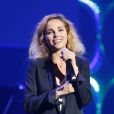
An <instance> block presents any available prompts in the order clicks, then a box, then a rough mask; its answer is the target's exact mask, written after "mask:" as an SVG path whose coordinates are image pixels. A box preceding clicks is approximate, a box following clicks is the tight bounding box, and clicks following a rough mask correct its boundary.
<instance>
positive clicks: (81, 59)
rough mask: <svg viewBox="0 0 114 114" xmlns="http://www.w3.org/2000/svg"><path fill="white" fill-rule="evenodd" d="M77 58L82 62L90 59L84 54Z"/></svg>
mask: <svg viewBox="0 0 114 114" xmlns="http://www.w3.org/2000/svg"><path fill="white" fill-rule="evenodd" d="M76 60H77V61H80V62H84V61H88V59H87V58H86V57H83V56H76Z"/></svg>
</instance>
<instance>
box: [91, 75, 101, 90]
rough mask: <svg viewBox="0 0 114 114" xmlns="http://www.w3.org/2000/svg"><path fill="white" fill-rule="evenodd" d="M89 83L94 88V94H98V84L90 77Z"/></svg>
mask: <svg viewBox="0 0 114 114" xmlns="http://www.w3.org/2000/svg"><path fill="white" fill-rule="evenodd" d="M90 83H91V85H92V87H93V88H94V90H95V92H99V84H98V82H97V81H96V80H95V79H94V78H92V77H90Z"/></svg>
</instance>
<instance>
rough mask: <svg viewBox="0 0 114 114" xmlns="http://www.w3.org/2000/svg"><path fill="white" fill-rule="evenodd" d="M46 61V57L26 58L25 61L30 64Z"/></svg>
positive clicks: (39, 63)
mask: <svg viewBox="0 0 114 114" xmlns="http://www.w3.org/2000/svg"><path fill="white" fill-rule="evenodd" d="M46 61H47V58H28V59H27V63H28V64H32V65H41V64H44V63H45V62H46Z"/></svg>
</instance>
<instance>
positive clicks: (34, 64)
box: [24, 14, 91, 114]
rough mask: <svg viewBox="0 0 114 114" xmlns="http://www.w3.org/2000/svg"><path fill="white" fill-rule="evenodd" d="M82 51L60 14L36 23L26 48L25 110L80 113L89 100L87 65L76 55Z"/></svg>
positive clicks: (83, 59) (36, 112) (68, 25)
mask: <svg viewBox="0 0 114 114" xmlns="http://www.w3.org/2000/svg"><path fill="white" fill-rule="evenodd" d="M84 52H85V48H84V45H83V44H82V42H81V41H80V39H79V37H78V34H77V32H76V30H75V29H74V26H73V24H72V23H71V22H70V21H69V20H67V19H66V18H65V17H64V16H63V15H62V14H51V15H48V16H45V17H44V18H43V19H42V21H41V22H40V23H38V26H37V29H36V31H35V34H34V36H33V40H32V42H31V45H30V48H29V58H30V59H29V60H28V62H29V63H28V68H27V77H26V80H25V101H24V104H25V110H26V112H28V113H30V112H33V113H34V114H83V110H82V107H83V106H85V105H87V104H88V103H89V102H90V100H91V91H90V71H89V64H88V61H87V59H85V58H83V57H80V56H82V55H83V54H84ZM69 66H70V67H69ZM72 75H73V77H72ZM74 79H75V80H74Z"/></svg>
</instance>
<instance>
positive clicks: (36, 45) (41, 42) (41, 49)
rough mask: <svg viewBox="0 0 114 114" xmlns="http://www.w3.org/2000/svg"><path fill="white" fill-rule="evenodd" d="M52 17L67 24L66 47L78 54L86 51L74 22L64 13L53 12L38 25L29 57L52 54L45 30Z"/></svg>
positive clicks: (42, 56) (45, 56) (41, 56)
mask: <svg viewBox="0 0 114 114" xmlns="http://www.w3.org/2000/svg"><path fill="white" fill-rule="evenodd" d="M52 19H59V20H61V21H62V22H63V23H64V24H65V28H66V30H67V34H68V41H67V45H66V48H68V49H69V50H71V51H73V52H75V53H76V56H82V55H83V54H84V53H85V47H84V45H83V43H82V42H81V40H80V38H79V36H78V34H77V31H76V29H75V27H74V25H73V23H72V22H71V21H69V20H67V19H66V18H65V16H64V15H62V14H51V15H47V16H45V17H44V18H43V19H42V20H41V21H40V22H39V23H38V24H37V26H36V30H35V33H34V35H33V38H32V42H31V44H30V47H29V58H47V57H49V56H50V50H49V48H48V46H47V45H46V40H45V30H46V25H47V23H48V22H49V21H50V20H52Z"/></svg>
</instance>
